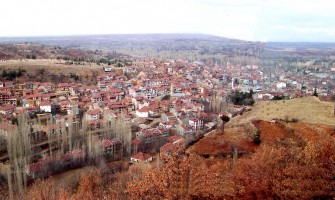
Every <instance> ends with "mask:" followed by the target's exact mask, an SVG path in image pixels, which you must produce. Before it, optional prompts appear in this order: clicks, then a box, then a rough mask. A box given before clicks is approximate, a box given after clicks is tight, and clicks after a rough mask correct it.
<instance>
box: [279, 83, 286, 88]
mask: <svg viewBox="0 0 335 200" xmlns="http://www.w3.org/2000/svg"><path fill="white" fill-rule="evenodd" d="M285 87H286V83H284V82H278V83H277V88H278V89H280V88H285Z"/></svg>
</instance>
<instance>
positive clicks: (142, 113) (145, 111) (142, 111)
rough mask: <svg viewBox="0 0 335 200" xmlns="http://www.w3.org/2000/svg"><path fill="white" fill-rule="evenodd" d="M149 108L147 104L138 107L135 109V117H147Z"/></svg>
mask: <svg viewBox="0 0 335 200" xmlns="http://www.w3.org/2000/svg"><path fill="white" fill-rule="evenodd" d="M149 110H150V108H149V107H148V106H144V107H142V108H141V109H138V110H137V111H136V116H137V117H142V118H147V117H149Z"/></svg>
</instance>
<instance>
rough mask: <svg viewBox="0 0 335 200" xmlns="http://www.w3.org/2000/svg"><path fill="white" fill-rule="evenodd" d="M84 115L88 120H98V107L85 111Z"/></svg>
mask: <svg viewBox="0 0 335 200" xmlns="http://www.w3.org/2000/svg"><path fill="white" fill-rule="evenodd" d="M86 116H87V119H88V120H98V119H100V110H99V109H94V110H89V111H87V112H86Z"/></svg>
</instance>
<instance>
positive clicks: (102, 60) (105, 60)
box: [57, 56, 132, 67]
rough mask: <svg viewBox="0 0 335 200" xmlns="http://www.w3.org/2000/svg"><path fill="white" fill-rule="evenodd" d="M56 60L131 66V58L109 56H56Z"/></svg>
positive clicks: (72, 62) (70, 62)
mask: <svg viewBox="0 0 335 200" xmlns="http://www.w3.org/2000/svg"><path fill="white" fill-rule="evenodd" d="M57 59H58V60H65V61H68V62H69V64H79V63H80V62H88V63H96V64H97V65H100V64H107V65H108V66H110V65H115V67H124V66H131V65H132V61H131V60H121V59H110V58H100V59H85V58H71V57H67V56H64V57H61V56H58V57H57Z"/></svg>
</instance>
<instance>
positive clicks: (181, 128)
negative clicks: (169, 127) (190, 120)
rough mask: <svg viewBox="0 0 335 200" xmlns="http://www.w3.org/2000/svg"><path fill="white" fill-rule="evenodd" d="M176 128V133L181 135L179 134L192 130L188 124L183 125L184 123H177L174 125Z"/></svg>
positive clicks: (188, 132) (189, 132)
mask: <svg viewBox="0 0 335 200" xmlns="http://www.w3.org/2000/svg"><path fill="white" fill-rule="evenodd" d="M176 128H177V133H178V135H181V136H185V135H187V134H191V133H192V132H193V130H192V128H190V127H189V126H187V125H184V124H182V125H181V124H178V125H177V126H176Z"/></svg>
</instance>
